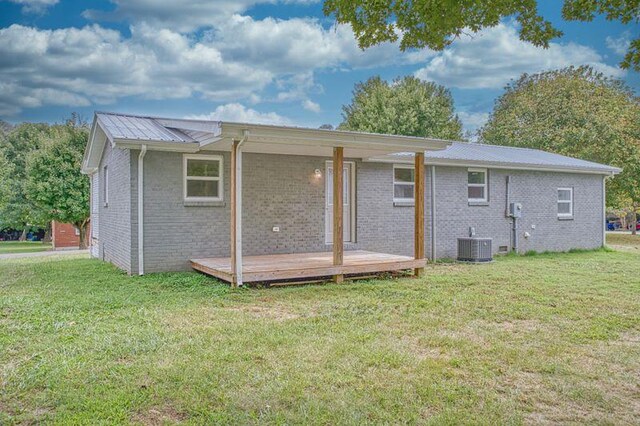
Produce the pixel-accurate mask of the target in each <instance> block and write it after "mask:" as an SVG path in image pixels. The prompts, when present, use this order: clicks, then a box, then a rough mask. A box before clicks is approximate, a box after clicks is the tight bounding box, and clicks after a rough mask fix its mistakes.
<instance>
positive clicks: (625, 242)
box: [607, 232, 640, 251]
mask: <svg viewBox="0 0 640 426" xmlns="http://www.w3.org/2000/svg"><path fill="white" fill-rule="evenodd" d="M607 245H609V246H611V247H613V248H616V249H621V250H632V251H634V250H640V235H631V234H627V233H620V234H617V233H612V232H610V233H607Z"/></svg>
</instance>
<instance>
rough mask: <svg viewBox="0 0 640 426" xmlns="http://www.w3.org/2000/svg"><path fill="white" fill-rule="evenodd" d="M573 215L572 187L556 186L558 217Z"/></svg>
mask: <svg viewBox="0 0 640 426" xmlns="http://www.w3.org/2000/svg"><path fill="white" fill-rule="evenodd" d="M572 216H573V188H558V217H572Z"/></svg>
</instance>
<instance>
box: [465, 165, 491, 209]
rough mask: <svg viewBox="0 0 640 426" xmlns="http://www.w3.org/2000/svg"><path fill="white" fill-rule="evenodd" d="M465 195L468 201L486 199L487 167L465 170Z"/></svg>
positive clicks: (482, 200)
mask: <svg viewBox="0 0 640 426" xmlns="http://www.w3.org/2000/svg"><path fill="white" fill-rule="evenodd" d="M467 197H468V199H469V201H470V202H486V201H487V199H488V198H487V169H468V170H467Z"/></svg>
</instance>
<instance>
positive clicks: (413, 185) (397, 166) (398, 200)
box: [392, 164, 416, 203]
mask: <svg viewBox="0 0 640 426" xmlns="http://www.w3.org/2000/svg"><path fill="white" fill-rule="evenodd" d="M396 169H408V170H413V171H414V172H413V183H409V182H396ZM396 185H405V186H411V188H412V191H411V198H397V197H396ZM392 190H393V192H392V194H393V202H394V203H414V202H415V199H416V173H415V167H414V166H410V165H408V164H394V165H393V187H392Z"/></svg>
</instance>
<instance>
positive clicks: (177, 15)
mask: <svg viewBox="0 0 640 426" xmlns="http://www.w3.org/2000/svg"><path fill="white" fill-rule="evenodd" d="M560 7H561V2H559V1H555V0H540V12H541V14H542V15H543V16H544V17H545V18H546V19H548V20H550V21H551V22H552V23H553V24H554V25H555V26H556V27H557V28H559V29H560V30H562V31H563V32H564V35H563V36H562V37H560V38H558V39H554V40H553V41H552V43H551V45H550V47H549V48H548V49H542V48H537V47H534V46H533V45H531V44H528V43H526V42H522V41H520V40H519V38H518V27H517V24H516V23H515V22H514V21H513V20H512V19H505V20H504V21H503V22H501V23H500V24H499V25H498V26H496V27H493V28H488V29H485V30H483V31H481V32H479V33H476V34H470V35H467V36H463V37H461V38H460V39H457V40H455V41H454V42H453V43H452V44H451V45H450V46H449V47H448V48H446V49H445V50H444V51H441V52H435V51H431V50H428V49H423V50H411V51H406V52H401V51H400V49H399V47H398V45H397V44H393V43H386V44H383V45H379V46H376V47H373V48H370V49H367V50H365V51H362V50H360V49H359V48H358V46H357V42H356V40H355V38H354V36H353V33H352V31H351V28H350V27H349V26H347V25H336V24H335V22H334V20H333V19H332V18H331V17H325V16H324V15H323V13H322V2H321V0H191V1H180V0H172V1H166V0H100V1H76V0H0V119H3V120H5V121H8V122H11V123H19V122H22V121H45V122H61V121H63V120H64V119H65V118H67V117H69V116H70V114H71V113H72V112H79V113H80V114H81V116H82V117H84V118H86V119H88V120H90V119H91V117H92V116H93V112H94V111H96V110H97V111H115V112H122V113H134V114H143V115H155V116H168V117H186V118H206V119H216V120H228V121H244V122H254V123H270V124H286V125H297V126H306V127H318V126H320V125H322V124H327V123H328V124H332V125H334V126H337V125H338V124H340V122H341V121H342V116H341V113H342V106H343V105H345V104H348V103H349V102H350V100H351V96H352V90H353V87H354V85H355V84H356V83H358V82H360V81H365V80H366V79H368V78H369V77H372V76H375V75H380V76H381V77H382V78H384V79H386V80H389V81H391V80H393V79H394V78H396V77H401V76H405V75H415V76H417V77H419V78H421V79H423V80H426V81H433V82H436V83H438V84H441V85H444V86H445V87H447V88H449V89H450V90H451V93H452V95H453V98H454V102H455V108H456V112H457V114H458V115H459V117H460V119H461V120H462V122H463V125H464V128H465V130H467V131H470V132H474V131H475V130H477V129H478V128H479V127H480V126H482V124H483V123H484V122H485V121H486V120H487V118H488V116H489V114H490V112H491V110H492V108H493V105H494V102H495V100H496V98H497V97H498V96H500V94H501V93H502V92H503V89H504V86H505V85H506V84H507V83H509V81H511V80H513V79H517V78H518V77H519V76H520V75H521V74H522V73H525V72H526V73H535V72H539V71H543V70H548V69H556V68H561V67H565V66H569V65H576V66H578V65H583V64H587V65H591V66H593V67H594V68H596V69H597V70H599V71H601V72H603V73H605V74H607V75H610V76H613V77H617V78H621V79H623V80H624V81H625V82H626V83H627V84H628V85H629V86H630V87H631V88H632V89H634V90H635V91H636V93H638V92H640V90H639V89H640V76H639V74H638V73H637V72H634V71H630V70H628V71H625V70H622V69H620V68H619V67H618V63H619V62H620V61H621V59H622V56H623V55H624V51H625V49H626V46H627V45H628V43H629V40H630V39H632V38H634V37H637V33H638V28H636V27H635V26H633V25H626V26H625V25H623V24H620V23H618V22H608V21H606V20H605V19H604V18H602V17H597V18H596V19H595V20H594V22H590V23H584V22H565V21H563V20H562V19H561V16H560Z"/></svg>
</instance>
